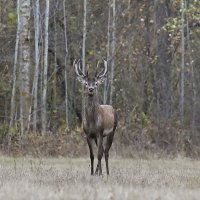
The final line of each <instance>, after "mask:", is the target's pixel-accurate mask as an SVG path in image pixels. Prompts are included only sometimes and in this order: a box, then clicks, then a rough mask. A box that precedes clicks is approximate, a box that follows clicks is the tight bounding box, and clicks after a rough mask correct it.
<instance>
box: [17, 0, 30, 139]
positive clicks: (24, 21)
mask: <svg viewBox="0 0 200 200" xmlns="http://www.w3.org/2000/svg"><path fill="white" fill-rule="evenodd" d="M30 11H31V2H30V0H20V37H19V38H20V111H21V112H20V118H21V119H20V121H21V134H22V136H23V135H24V133H25V131H26V130H27V125H28V118H29V116H28V115H29V108H30V75H29V70H30V45H31V44H30Z"/></svg>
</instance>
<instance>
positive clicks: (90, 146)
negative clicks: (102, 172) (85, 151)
mask: <svg viewBox="0 0 200 200" xmlns="http://www.w3.org/2000/svg"><path fill="white" fill-rule="evenodd" d="M87 143H88V147H89V150H90V161H91V175H93V174H94V153H93V145H92V139H91V138H87Z"/></svg>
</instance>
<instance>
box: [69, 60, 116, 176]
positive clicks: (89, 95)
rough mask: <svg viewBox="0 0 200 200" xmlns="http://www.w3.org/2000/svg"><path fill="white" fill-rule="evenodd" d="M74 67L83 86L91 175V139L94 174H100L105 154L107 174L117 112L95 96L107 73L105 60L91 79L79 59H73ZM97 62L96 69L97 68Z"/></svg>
mask: <svg viewBox="0 0 200 200" xmlns="http://www.w3.org/2000/svg"><path fill="white" fill-rule="evenodd" d="M73 65H74V67H75V72H76V75H77V76H78V80H79V81H80V82H81V83H82V84H83V86H84V95H85V105H84V106H83V109H84V111H83V130H84V132H85V134H86V136H87V143H88V147H89V151H90V160H91V175H93V174H94V153H93V140H94V141H95V143H96V145H97V147H98V152H97V159H98V163H97V167H96V171H95V174H99V175H102V167H101V159H102V156H103V153H104V154H105V161H106V171H107V175H109V166H108V157H109V149H110V147H111V145H112V142H113V136H114V133H115V129H116V127H117V114H116V111H115V110H114V109H113V107H112V106H110V105H100V104H99V101H98V97H97V87H98V85H99V84H101V83H102V82H103V81H104V79H105V77H106V74H107V70H108V67H107V61H105V60H103V65H104V69H103V70H102V71H101V72H100V73H97V71H96V74H95V76H94V77H93V78H92V79H91V78H89V77H88V72H87V73H86V74H85V73H84V72H83V71H82V70H81V67H80V60H78V61H77V60H75V61H74V64H73ZM98 65H99V63H98V64H97V70H98ZM104 138H106V143H105V148H104V147H103V139H104Z"/></svg>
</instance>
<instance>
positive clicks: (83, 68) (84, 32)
mask: <svg viewBox="0 0 200 200" xmlns="http://www.w3.org/2000/svg"><path fill="white" fill-rule="evenodd" d="M86 28H87V0H84V5H83V43H82V71H83V73H84V74H85V41H86V31H87V29H86ZM82 90H83V88H82ZM82 94H83V93H82ZM84 104H85V97H84V95H82V115H84V113H83V112H84V109H83V106H84Z"/></svg>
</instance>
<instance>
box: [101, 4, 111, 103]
mask: <svg viewBox="0 0 200 200" xmlns="http://www.w3.org/2000/svg"><path fill="white" fill-rule="evenodd" d="M107 60H108V61H109V60H110V0H109V1H108V28H107ZM108 85H109V82H108V78H107V77H106V79H105V81H104V89H103V104H106V103H107V97H108Z"/></svg>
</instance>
